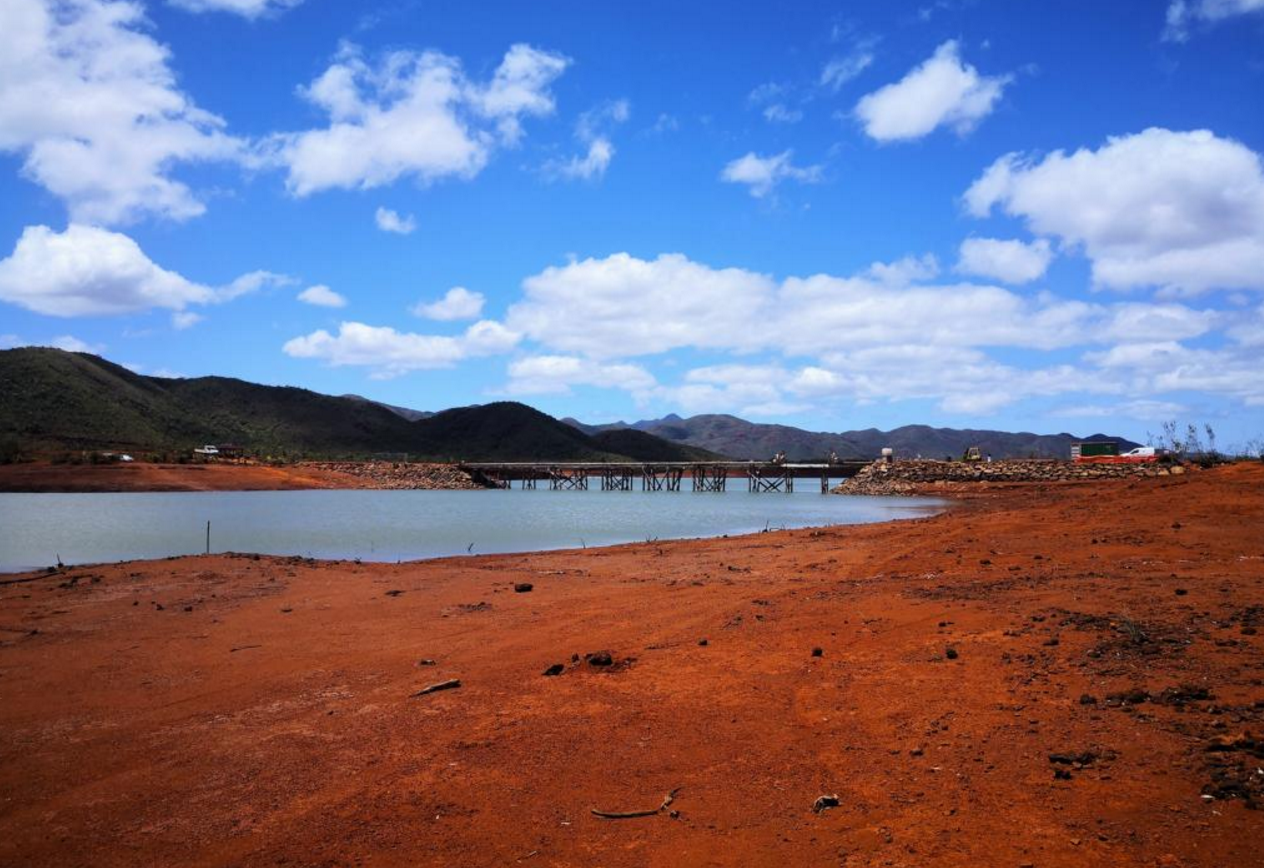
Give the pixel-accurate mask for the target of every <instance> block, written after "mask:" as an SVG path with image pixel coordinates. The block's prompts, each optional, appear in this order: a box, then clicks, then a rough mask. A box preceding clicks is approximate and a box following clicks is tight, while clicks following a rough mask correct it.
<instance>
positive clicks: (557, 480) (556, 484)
mask: <svg viewBox="0 0 1264 868" xmlns="http://www.w3.org/2000/svg"><path fill="white" fill-rule="evenodd" d="M549 488H551V489H553V490H555V491H587V490H588V470H587V468H584V467H574V468H571V469H569V470H560V469H558V468H556V467H551V468H549Z"/></svg>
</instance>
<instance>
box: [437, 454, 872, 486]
mask: <svg viewBox="0 0 1264 868" xmlns="http://www.w3.org/2000/svg"><path fill="white" fill-rule="evenodd" d="M867 464H869V462H868V461H836V462H796V461H791V462H784V463H779V462H774V461H469V462H461V463H460V464H459V465H458V466H460V467H461V469H463V470H465V471H467V472H469V473H470V474H471V475H472V476H474V477H475V478H476V479H481V480H483V481H484V482H487V483H489V484H492V485H498V486H501V487H505V488H507V487H508V486H509V483H510V481H514V480H521V482H522V485H523V487H524V488H535V487H536V482H537V481H544V482H547V483H548V487H549V488H553V489H568V490H587V488H588V481H589V479H590V478H597V479H599V480H600V481H601V488H602V490H605V491H631V490H633V483H634V480H635V479H637V478H639V479H640V480H641V485H640V487H641V490H642V491H680V490H682V489H681V481H682V480H683V479H684V477H685V476H688V477H689V478H690V480H691V482H692V486H693V490H694V491H724V490H725V488H726V486H727V481H728V480H729V479H730V478H734V477H736V478H745V479H746V480H747V487H748V489H749V490H750V491H756V492H760V491H785V492H789V491H793V490H794V480H795V479H819V480H820V483H821V491H827V490H828V489H829V480H830V479H831V478H834V477H848V476H855V475H856V474H857V473H858V472H859V471H860V469H861V468H862V467H864V466H865V465H867Z"/></svg>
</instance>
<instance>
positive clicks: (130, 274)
mask: <svg viewBox="0 0 1264 868" xmlns="http://www.w3.org/2000/svg"><path fill="white" fill-rule="evenodd" d="M214 297H215V293H214V291H213V290H212V289H211V288H210V287H208V286H203V285H202V284H199V283H193V282H192V281H189V280H186V279H185V278H183V277H181V276H180V275H179V274H176V273H175V272H173V271H167V270H165V269H163V268H160V267H158V266H157V265H155V264H154V263H153V262H152V261H150V259H149V257H147V256H146V255H145V254H144V252H143V251H141V249H140V246H139V245H137V244H136V242H135V241H133V240H132V239H131V238H128V237H127V236H126V235H122V234H120V233H117V232H110V231H108V230H105V229H97V228H95V227H91V226H80V225H78V224H75V223H72V224H71V225H70V226H69V227H68V228H67V229H66V231H65V232H62V233H57V232H54V231H53V230H52V229H50V228H48V227H47V226H28V227H26V229H24V230H23V231H22V237H21V238H19V239H18V242H17V245H16V246H15V247H14V249H13V253H12V254H10V255H9V257H8V258H7V259H4V260H2V261H0V300H3V301H7V302H10V303H11V304H16V305H19V306H21V307H24V308H26V309H27V310H33V311H35V312H36V313H42V314H48V315H49V316H99V315H106V314H120V313H132V312H135V311H142V310H148V309H150V308H155V307H161V308H168V309H171V310H182V309H183V308H184V307H185V306H187V305H190V304H207V303H209V302H211V301H213V300H214Z"/></svg>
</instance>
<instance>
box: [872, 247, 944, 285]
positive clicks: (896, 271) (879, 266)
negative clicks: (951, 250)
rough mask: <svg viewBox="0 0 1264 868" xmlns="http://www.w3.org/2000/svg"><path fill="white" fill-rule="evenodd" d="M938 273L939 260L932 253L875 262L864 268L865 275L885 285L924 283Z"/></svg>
mask: <svg viewBox="0 0 1264 868" xmlns="http://www.w3.org/2000/svg"><path fill="white" fill-rule="evenodd" d="M938 274H939V260H937V259H936V258H935V257H934V255H933V254H930V253H927V254H926V255H924V256H905V257H904V258H903V259H897V260H896V261H895V262H875V263H873V264H872V265H870V266H869V268H867V269H866V270H865V275H866V276H868V277H872V278H873V279H874V280H876V281H878V282H879V283H882V284H886V285H887V286H907V285H909V284H910V283H924V282H925V281H927V280H930V279H932V278H934V277H936V276H937V275H938Z"/></svg>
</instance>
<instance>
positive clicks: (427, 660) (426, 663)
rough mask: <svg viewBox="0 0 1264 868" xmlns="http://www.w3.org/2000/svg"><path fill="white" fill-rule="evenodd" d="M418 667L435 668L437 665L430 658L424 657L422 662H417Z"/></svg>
mask: <svg viewBox="0 0 1264 868" xmlns="http://www.w3.org/2000/svg"><path fill="white" fill-rule="evenodd" d="M417 665H418V666H434V665H436V664H435V662H434V661H433V660H431V659H430V658H429V657H423V658H422V659H421V660H418V661H417Z"/></svg>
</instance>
